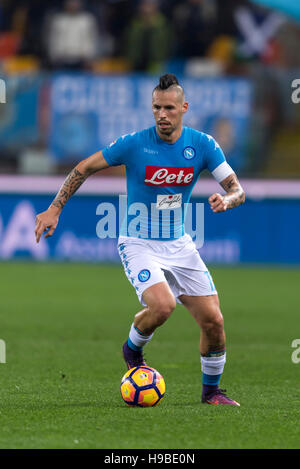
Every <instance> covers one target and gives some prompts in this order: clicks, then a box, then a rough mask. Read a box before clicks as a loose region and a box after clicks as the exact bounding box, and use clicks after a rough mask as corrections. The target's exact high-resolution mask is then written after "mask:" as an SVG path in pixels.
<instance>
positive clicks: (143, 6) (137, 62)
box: [126, 0, 172, 73]
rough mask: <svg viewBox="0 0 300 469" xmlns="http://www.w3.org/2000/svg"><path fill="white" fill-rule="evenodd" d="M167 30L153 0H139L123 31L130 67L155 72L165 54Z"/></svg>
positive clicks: (160, 67) (167, 48)
mask: <svg viewBox="0 0 300 469" xmlns="http://www.w3.org/2000/svg"><path fill="white" fill-rule="evenodd" d="M171 42H172V39H171V30H170V27H169V23H168V22H167V20H166V18H165V16H164V15H163V14H162V13H161V12H160V10H159V4H158V1H157V0H141V1H140V2H139V5H138V12H137V15H136V16H135V17H134V18H133V20H132V22H131V23H130V26H129V31H128V33H127V49H126V57H127V59H128V61H129V63H130V66H131V68H132V69H133V70H137V71H146V72H152V73H159V72H160V71H161V69H162V67H163V64H164V61H165V60H167V59H168V58H169V55H170V52H171V51H170V44H171Z"/></svg>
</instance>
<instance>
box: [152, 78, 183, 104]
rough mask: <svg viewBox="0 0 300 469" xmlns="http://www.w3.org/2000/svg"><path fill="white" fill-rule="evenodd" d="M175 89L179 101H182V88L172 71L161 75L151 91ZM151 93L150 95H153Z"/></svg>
mask: <svg viewBox="0 0 300 469" xmlns="http://www.w3.org/2000/svg"><path fill="white" fill-rule="evenodd" d="M173 90H176V91H177V95H178V98H179V100H180V101H182V102H184V99H185V98H184V90H183V88H182V86H181V85H180V84H179V82H178V79H177V77H176V75H173V74H172V73H167V74H166V75H162V76H161V77H160V79H159V84H158V85H157V86H156V87H155V88H154V90H153V93H155V91H173ZM153 93H152V96H153Z"/></svg>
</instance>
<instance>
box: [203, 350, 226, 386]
mask: <svg viewBox="0 0 300 469" xmlns="http://www.w3.org/2000/svg"><path fill="white" fill-rule="evenodd" d="M225 362H226V351H225V350H222V351H219V352H215V353H210V354H208V355H206V356H201V370H202V384H203V392H204V393H205V394H208V393H210V392H212V391H215V390H216V389H218V387H219V383H220V379H221V376H222V373H223V370H224V366H225Z"/></svg>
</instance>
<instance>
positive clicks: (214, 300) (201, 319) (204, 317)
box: [180, 294, 223, 328]
mask: <svg viewBox="0 0 300 469" xmlns="http://www.w3.org/2000/svg"><path fill="white" fill-rule="evenodd" d="M180 301H181V302H182V304H183V305H184V306H185V307H186V308H187V310H188V311H189V312H190V313H191V314H192V316H193V317H194V318H195V320H196V321H197V323H198V324H199V326H200V327H201V328H203V327H205V326H206V325H208V324H218V325H220V326H223V316H222V312H221V310H220V302H219V297H218V295H217V294H216V295H208V296H188V295H181V296H180Z"/></svg>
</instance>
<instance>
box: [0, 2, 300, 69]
mask: <svg viewBox="0 0 300 469" xmlns="http://www.w3.org/2000/svg"><path fill="white" fill-rule="evenodd" d="M284 27H285V28H286V29H288V39H286V37H287V34H286V31H285V34H282V30H283V28H284ZM298 40H299V30H298V28H295V27H293V26H291V25H290V23H289V25H288V26H287V25H286V19H285V17H283V16H282V15H280V14H279V13H275V12H274V11H273V12H272V11H271V10H267V9H265V8H262V7H260V6H258V5H256V4H255V3H252V2H250V1H248V0H226V1H224V0H105V1H104V0H86V1H83V0H61V1H58V0H52V1H51V2H43V1H40V0H0V59H2V61H3V60H4V63H5V61H6V62H7V63H8V66H9V65H10V64H11V60H10V59H11V57H14V58H15V57H18V58H20V59H19V63H20V64H21V66H22V65H23V64H25V65H24V66H25V67H26V65H27V66H29V67H30V65H31V66H35V67H38V68H43V69H58V68H60V69H61V68H72V69H82V70H95V71H100V72H105V71H109V72H111V71H114V69H115V70H116V71H130V70H134V71H145V72H150V73H151V72H160V71H161V70H162V69H163V68H164V67H165V64H166V63H168V64H171V66H173V67H175V68H176V66H177V68H180V66H181V68H182V67H183V66H184V64H185V63H186V61H189V60H199V59H200V60H201V59H206V60H208V61H209V60H215V61H218V62H219V63H220V64H221V65H222V70H223V71H225V72H226V71H227V70H229V71H230V72H232V69H233V67H234V66H236V64H239V65H241V64H244V63H245V62H249V61H252V60H259V61H262V62H264V63H272V62H275V63H281V64H282V65H286V64H284V63H283V62H284V61H286V60H289V61H290V62H292V64H293V65H294V62H296V65H298V63H297V62H299V61H300V59H299V55H298V54H293V53H291V54H286V48H287V47H288V49H289V50H292V51H293V47H291V44H288V45H287V42H289V41H290V42H291V41H294V42H297V41H298ZM17 62H18V61H17ZM13 63H16V61H13ZM239 70H241V67H239ZM174 71H176V70H174ZM180 71H183V70H180Z"/></svg>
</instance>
